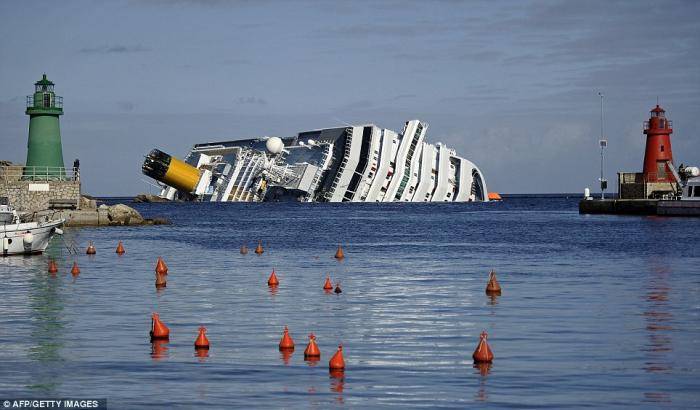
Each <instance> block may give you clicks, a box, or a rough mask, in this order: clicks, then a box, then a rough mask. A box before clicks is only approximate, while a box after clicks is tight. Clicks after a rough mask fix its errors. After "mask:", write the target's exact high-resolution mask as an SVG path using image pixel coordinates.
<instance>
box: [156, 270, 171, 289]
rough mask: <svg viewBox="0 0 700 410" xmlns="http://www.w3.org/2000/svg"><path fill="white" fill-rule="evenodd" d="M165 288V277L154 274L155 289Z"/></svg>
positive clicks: (166, 284)
mask: <svg viewBox="0 0 700 410" xmlns="http://www.w3.org/2000/svg"><path fill="white" fill-rule="evenodd" d="M166 286H168V281H167V280H166V278H165V275H164V274H162V273H158V272H156V288H164V287H166Z"/></svg>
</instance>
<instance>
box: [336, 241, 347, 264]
mask: <svg viewBox="0 0 700 410" xmlns="http://www.w3.org/2000/svg"><path fill="white" fill-rule="evenodd" d="M344 257H345V254H344V253H343V248H342V247H341V246H340V245H338V250H337V251H335V258H336V259H338V260H340V259H343V258H344Z"/></svg>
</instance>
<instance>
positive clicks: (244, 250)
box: [241, 245, 248, 255]
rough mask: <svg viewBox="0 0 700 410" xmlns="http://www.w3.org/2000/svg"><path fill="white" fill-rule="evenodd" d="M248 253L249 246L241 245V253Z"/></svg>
mask: <svg viewBox="0 0 700 410" xmlns="http://www.w3.org/2000/svg"><path fill="white" fill-rule="evenodd" d="M247 254H248V247H247V246H246V245H243V246H241V255H247Z"/></svg>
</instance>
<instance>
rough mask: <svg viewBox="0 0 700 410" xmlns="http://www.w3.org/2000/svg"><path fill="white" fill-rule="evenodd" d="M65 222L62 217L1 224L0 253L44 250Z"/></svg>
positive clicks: (4, 254)
mask: <svg viewBox="0 0 700 410" xmlns="http://www.w3.org/2000/svg"><path fill="white" fill-rule="evenodd" d="M63 222H64V220H63V219H61V220H58V221H48V222H42V223H37V222H29V223H20V224H12V225H0V245H1V253H0V255H2V256H11V255H28V254H38V253H42V252H44V251H45V250H46V247H47V246H49V242H50V241H51V238H52V237H53V236H54V235H55V234H56V233H57V230H59V229H60V228H61V226H62V225H63ZM59 232H60V231H59ZM28 234H31V235H28ZM30 239H31V240H30Z"/></svg>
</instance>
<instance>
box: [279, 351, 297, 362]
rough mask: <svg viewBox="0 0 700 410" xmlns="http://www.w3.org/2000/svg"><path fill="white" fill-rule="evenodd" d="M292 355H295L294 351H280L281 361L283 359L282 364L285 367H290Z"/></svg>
mask: <svg viewBox="0 0 700 410" xmlns="http://www.w3.org/2000/svg"><path fill="white" fill-rule="evenodd" d="M292 353H294V349H280V359H282V363H284V364H285V366H288V365H289V360H290V359H291V358H292Z"/></svg>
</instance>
